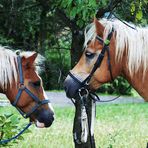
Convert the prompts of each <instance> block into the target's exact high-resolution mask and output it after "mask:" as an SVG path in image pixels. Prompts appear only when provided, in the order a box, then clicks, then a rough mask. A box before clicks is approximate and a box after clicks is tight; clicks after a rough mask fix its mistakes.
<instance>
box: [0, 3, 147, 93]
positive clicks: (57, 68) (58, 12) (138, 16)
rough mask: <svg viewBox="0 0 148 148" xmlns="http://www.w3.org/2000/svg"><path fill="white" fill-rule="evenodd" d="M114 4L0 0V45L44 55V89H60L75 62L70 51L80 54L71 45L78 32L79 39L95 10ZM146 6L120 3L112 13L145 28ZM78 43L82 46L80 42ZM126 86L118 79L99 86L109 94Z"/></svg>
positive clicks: (73, 54)
mask: <svg viewBox="0 0 148 148" xmlns="http://www.w3.org/2000/svg"><path fill="white" fill-rule="evenodd" d="M116 2H117V0H101V1H100V0H57V1H54V0H21V1H20V0H7V1H6V0H1V1H0V44H1V45H3V46H10V47H12V48H14V49H22V50H34V51H37V52H39V53H40V54H42V55H43V56H45V57H46V59H47V60H46V63H45V72H44V73H42V78H43V82H44V86H45V89H48V90H49V89H50V90H51V89H63V81H64V79H65V77H66V75H67V73H68V71H69V70H70V69H71V61H72V62H74V61H73V60H72V57H74V59H75V53H76V52H73V51H74V50H77V51H78V52H80V54H81V51H82V49H78V47H77V46H76V45H77V44H78V42H75V43H73V41H75V40H74V38H76V37H77V36H76V35H77V33H81V38H82V37H83V31H84V28H85V26H86V25H87V24H88V23H90V22H92V20H93V18H94V15H95V14H96V11H97V10H101V9H104V8H106V7H108V6H109V5H110V6H111V5H112V4H113V3H116ZM147 5H148V1H147V0H143V1H133V0H124V1H121V2H120V3H119V5H117V6H116V7H115V8H114V10H113V13H115V14H116V15H117V16H118V17H119V18H122V19H124V20H126V21H130V22H134V23H135V24H139V23H140V24H142V25H146V24H147V20H148V19H147V18H148V9H147ZM74 34H75V35H74ZM78 37H79V36H78ZM78 40H79V38H78ZM79 41H80V40H79ZM79 44H81V45H83V42H80V43H79ZM81 47H82V46H81ZM76 56H77V55H76ZM74 63H75V62H74ZM73 65H74V64H73ZM126 86H127V82H125V80H123V78H119V79H117V80H115V82H114V84H113V85H109V84H107V85H105V86H103V88H101V92H109V93H112V92H113V90H114V87H119V89H120V90H122V88H123V87H126ZM120 87H121V88H120Z"/></svg>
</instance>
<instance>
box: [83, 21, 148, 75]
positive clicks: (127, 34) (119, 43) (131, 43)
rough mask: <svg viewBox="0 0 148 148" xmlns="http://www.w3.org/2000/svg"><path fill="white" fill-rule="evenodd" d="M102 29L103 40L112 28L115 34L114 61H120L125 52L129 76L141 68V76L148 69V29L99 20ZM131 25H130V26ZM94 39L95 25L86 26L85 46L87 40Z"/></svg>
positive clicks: (119, 22)
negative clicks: (103, 28)
mask: <svg viewBox="0 0 148 148" xmlns="http://www.w3.org/2000/svg"><path fill="white" fill-rule="evenodd" d="M99 22H100V23H101V24H102V25H103V26H104V27H105V31H104V35H103V39H106V37H107V35H108V34H109V32H110V31H111V30H112V27H113V28H114V30H115V32H116V41H115V42H116V60H117V61H120V60H121V59H122V57H123V53H124V51H125V50H126V52H127V64H128V69H129V72H130V74H131V75H133V74H134V73H136V72H138V70H139V68H140V67H142V69H143V74H145V72H146V71H147V69H148V28H147V27H143V28H142V27H136V30H134V29H132V28H130V27H128V26H127V25H125V24H124V23H122V22H121V21H119V20H116V19H115V20H112V21H111V20H107V19H101V20H100V21H99ZM130 25H132V24H130ZM95 37H96V28H95V24H94V23H92V24H90V25H88V26H87V27H86V29H85V42H84V46H85V47H86V46H87V42H88V41H89V40H94V39H95Z"/></svg>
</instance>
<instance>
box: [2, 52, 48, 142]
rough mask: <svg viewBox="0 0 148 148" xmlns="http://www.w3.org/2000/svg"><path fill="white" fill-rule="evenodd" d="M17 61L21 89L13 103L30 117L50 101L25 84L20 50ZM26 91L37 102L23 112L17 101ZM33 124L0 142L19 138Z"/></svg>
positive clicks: (25, 115) (24, 115)
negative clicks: (37, 94)
mask: <svg viewBox="0 0 148 148" xmlns="http://www.w3.org/2000/svg"><path fill="white" fill-rule="evenodd" d="M16 54H17V63H18V72H19V90H18V93H17V95H16V98H15V100H14V102H13V103H12V105H13V106H14V107H15V108H16V109H17V110H18V111H19V113H20V114H21V115H22V116H23V117H24V118H28V117H30V116H31V115H32V113H34V112H35V111H36V110H37V109H38V108H39V107H40V106H41V105H43V104H47V103H49V102H50V101H49V100H40V99H39V98H38V97H37V96H35V95H34V94H33V93H32V92H31V91H30V90H29V89H28V88H27V87H26V86H25V85H24V78H23V70H22V60H21V56H20V52H17V53H16ZM23 91H25V92H26V93H27V94H28V95H29V96H31V98H32V99H33V100H34V101H35V102H36V104H35V106H34V107H33V108H32V109H31V110H30V111H29V112H28V113H25V112H23V111H22V110H21V109H20V108H19V107H17V103H18V101H19V100H20V97H21V94H22V92H23ZM31 125H32V123H31V122H29V123H28V124H27V125H26V127H24V129H23V130H21V131H20V132H19V133H18V134H17V135H15V136H13V137H12V138H9V139H6V140H1V141H0V144H6V143H8V142H10V141H12V140H15V139H17V138H18V137H19V136H20V135H22V134H23V133H24V132H25V131H26V130H27V129H28V128H29V127H30V126H31Z"/></svg>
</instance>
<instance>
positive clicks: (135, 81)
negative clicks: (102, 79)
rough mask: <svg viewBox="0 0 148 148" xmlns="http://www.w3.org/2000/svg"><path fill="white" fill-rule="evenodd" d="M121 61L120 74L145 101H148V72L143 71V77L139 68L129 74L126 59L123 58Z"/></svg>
mask: <svg viewBox="0 0 148 148" xmlns="http://www.w3.org/2000/svg"><path fill="white" fill-rule="evenodd" d="M122 61H125V62H124V64H123V68H122V76H123V77H124V78H125V79H126V80H127V81H128V82H129V83H130V84H131V86H132V87H133V88H134V89H135V90H136V91H137V92H138V93H139V95H140V96H141V97H143V99H144V100H145V101H148V83H147V82H148V72H147V73H145V76H144V77H143V73H142V69H139V71H138V72H136V73H135V74H133V75H132V76H131V74H130V73H129V70H128V67H127V64H126V61H127V60H126V59H125V58H124V60H122Z"/></svg>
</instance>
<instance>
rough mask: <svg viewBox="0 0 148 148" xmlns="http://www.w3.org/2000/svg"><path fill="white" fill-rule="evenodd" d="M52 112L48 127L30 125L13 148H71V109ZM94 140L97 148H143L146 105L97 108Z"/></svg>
mask: <svg viewBox="0 0 148 148" xmlns="http://www.w3.org/2000/svg"><path fill="white" fill-rule="evenodd" d="M8 110H10V108H8V107H6V108H2V107H1V108H0V112H2V111H3V112H6V111H8ZM11 110H12V111H14V109H11ZM14 112H15V111H14ZM55 112H56V120H55V122H54V124H53V125H52V126H51V128H48V129H38V128H36V127H34V126H32V127H31V131H32V132H31V133H28V134H25V135H24V140H23V141H20V142H19V143H18V144H14V145H13V146H12V148H17V147H18V148H73V147H74V144H73V137H72V126H73V116H74V107H64V108H62V107H61V108H60V107H55ZM95 140H96V145H97V146H96V147H97V148H111V147H113V148H146V144H147V142H148V103H143V104H121V105H99V106H97V117H96V122H95Z"/></svg>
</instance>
